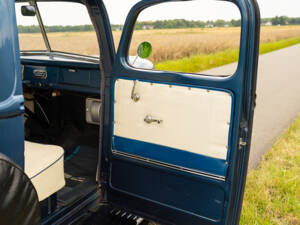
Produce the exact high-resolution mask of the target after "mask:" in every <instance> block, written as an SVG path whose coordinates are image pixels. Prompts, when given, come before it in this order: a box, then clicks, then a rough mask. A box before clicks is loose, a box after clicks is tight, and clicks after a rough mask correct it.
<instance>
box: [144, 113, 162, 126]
mask: <svg viewBox="0 0 300 225" xmlns="http://www.w3.org/2000/svg"><path fill="white" fill-rule="evenodd" d="M144 121H145V122H146V123H148V124H150V123H158V124H161V123H162V122H163V121H162V120H158V119H153V118H152V116H150V115H147V116H146V117H145V119H144Z"/></svg>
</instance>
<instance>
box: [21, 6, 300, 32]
mask: <svg viewBox="0 0 300 225" xmlns="http://www.w3.org/2000/svg"><path fill="white" fill-rule="evenodd" d="M103 1H104V3H105V5H106V8H107V11H108V14H109V17H110V20H111V23H112V24H124V22H125V19H126V16H127V14H128V12H129V10H130V8H131V7H132V6H133V5H134V4H135V3H137V2H138V0H103ZM257 1H258V4H259V6H260V10H261V16H262V18H266V17H274V16H289V17H300V0H257ZM183 6H184V11H183V10H182V9H183ZM39 8H40V12H41V15H42V18H43V20H44V24H45V25H48V26H51V25H82V24H90V19H89V16H88V13H87V11H86V9H85V8H84V6H82V5H80V4H76V3H40V5H39ZM66 9H68V10H66ZM16 12H17V19H18V23H19V24H22V25H32V24H37V21H36V19H35V18H34V17H24V16H21V13H20V5H19V4H18V5H17V6H16ZM78 15H80V16H78ZM239 18H240V14H239V10H238V9H237V7H236V6H235V5H233V4H232V3H229V2H222V1H215V0H198V1H189V2H169V3H164V4H161V5H158V6H153V7H151V8H148V9H146V10H145V11H143V12H142V14H141V15H140V16H139V18H138V20H139V21H145V20H156V19H162V20H163V19H187V20H203V21H207V20H216V19H225V20H230V19H239Z"/></svg>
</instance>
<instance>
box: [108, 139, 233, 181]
mask: <svg viewBox="0 0 300 225" xmlns="http://www.w3.org/2000/svg"><path fill="white" fill-rule="evenodd" d="M112 149H113V150H117V151H120V152H125V153H129V154H133V155H137V156H141V157H144V158H148V159H152V160H157V161H160V162H164V163H169V164H172V165H176V166H181V167H185V168H188V169H193V170H198V171H202V172H206V173H210V174H214V175H218V176H224V177H225V176H226V172H227V168H228V164H227V163H226V160H223V159H216V158H212V157H208V156H204V155H200V154H195V153H191V152H187V151H183V150H179V149H175V148H170V147H166V146H162V145H157V144H151V143H147V142H143V141H137V140H133V139H128V138H123V137H119V136H113V139H112Z"/></svg>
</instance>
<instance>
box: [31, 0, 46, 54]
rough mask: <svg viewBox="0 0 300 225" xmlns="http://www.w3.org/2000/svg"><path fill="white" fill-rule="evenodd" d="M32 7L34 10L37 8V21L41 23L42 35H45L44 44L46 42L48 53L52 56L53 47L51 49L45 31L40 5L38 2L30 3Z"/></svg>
mask: <svg viewBox="0 0 300 225" xmlns="http://www.w3.org/2000/svg"><path fill="white" fill-rule="evenodd" d="M30 5H32V6H34V8H35V11H36V17H37V20H38V23H39V26H40V29H41V32H42V35H43V39H44V42H45V45H46V48H47V52H48V53H49V54H51V47H50V43H49V39H48V36H47V33H46V30H45V26H44V23H43V20H42V17H41V14H40V11H39V8H38V5H37V4H36V1H30ZM50 56H51V55H50Z"/></svg>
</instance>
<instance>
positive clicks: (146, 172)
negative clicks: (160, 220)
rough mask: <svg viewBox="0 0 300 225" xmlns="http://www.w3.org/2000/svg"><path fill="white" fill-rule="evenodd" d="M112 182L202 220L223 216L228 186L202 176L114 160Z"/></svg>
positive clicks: (113, 184)
mask: <svg viewBox="0 0 300 225" xmlns="http://www.w3.org/2000/svg"><path fill="white" fill-rule="evenodd" d="M133 174H134V175H133ZM110 186H111V187H112V188H113V189H114V190H118V191H120V192H123V193H128V194H132V193H134V195H136V197H138V198H143V199H144V200H146V201H151V202H154V203H155V204H158V205H161V206H166V207H170V208H172V209H173V210H175V211H176V212H184V213H187V214H190V216H195V217H199V219H201V220H202V219H206V220H209V221H213V222H219V221H220V220H221V219H222V216H223V208H224V204H225V192H224V190H223V189H222V188H220V187H219V186H216V185H213V184H211V183H209V182H204V181H203V180H201V179H199V178H198V179H189V178H187V177H186V176H179V175H178V174H176V173H172V174H171V173H166V172H162V171H160V170H159V169H154V168H152V167H146V166H141V165H140V166H138V165H135V164H128V163H126V162H125V161H119V160H114V161H113V162H112V167H111V177H110ZM202 203H205V204H202ZM157 210H159V208H157ZM186 224H189V223H186Z"/></svg>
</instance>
